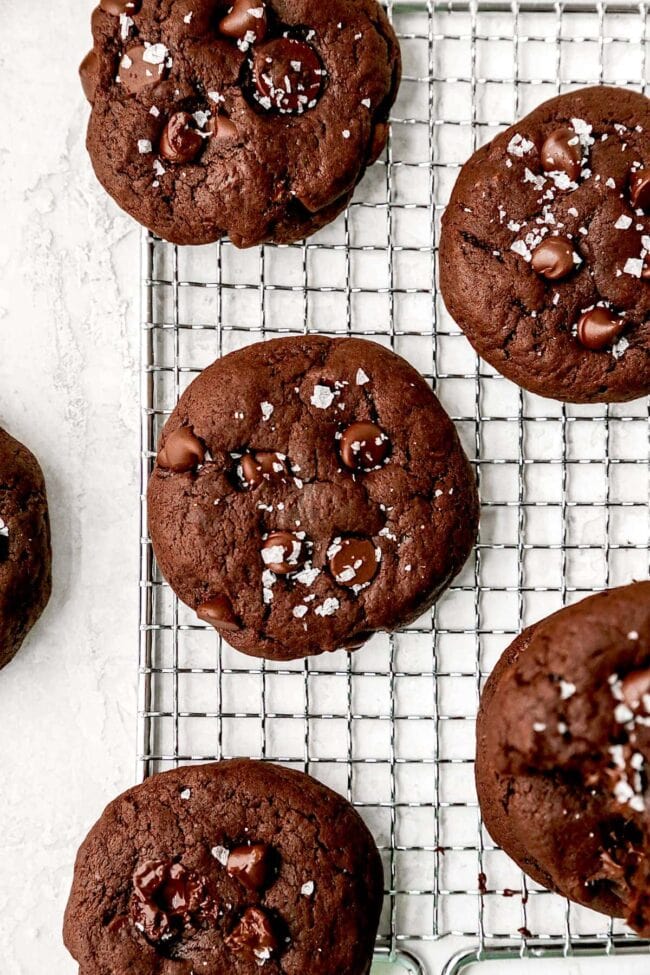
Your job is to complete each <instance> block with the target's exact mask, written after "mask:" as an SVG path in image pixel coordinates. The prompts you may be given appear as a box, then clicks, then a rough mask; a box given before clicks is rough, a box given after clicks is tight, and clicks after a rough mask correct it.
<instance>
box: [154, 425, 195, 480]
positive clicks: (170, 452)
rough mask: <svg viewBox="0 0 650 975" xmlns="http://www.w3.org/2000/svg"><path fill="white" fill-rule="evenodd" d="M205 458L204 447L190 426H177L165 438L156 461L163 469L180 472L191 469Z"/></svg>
mask: <svg viewBox="0 0 650 975" xmlns="http://www.w3.org/2000/svg"><path fill="white" fill-rule="evenodd" d="M204 460H205V447H204V446H203V444H202V443H201V441H200V440H199V438H198V437H197V436H196V435H195V433H194V431H193V430H192V428H191V427H179V428H178V430H174V432H173V433H170V435H169V436H168V437H167V438H166V440H165V444H164V446H163V447H162V448H161V450H159V451H158V457H157V458H156V462H157V464H158V467H162V468H163V470H168V471H174V472H175V473H176V474H181V473H183V472H184V471H193V470H194V469H195V468H196V467H197V466H198V465H199V464H202V463H203V461H204Z"/></svg>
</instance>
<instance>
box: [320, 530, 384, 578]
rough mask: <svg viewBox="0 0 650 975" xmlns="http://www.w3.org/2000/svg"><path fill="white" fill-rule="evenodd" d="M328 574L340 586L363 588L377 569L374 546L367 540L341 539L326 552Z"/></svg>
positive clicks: (377, 563)
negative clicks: (329, 573)
mask: <svg viewBox="0 0 650 975" xmlns="http://www.w3.org/2000/svg"><path fill="white" fill-rule="evenodd" d="M327 554H328V556H329V567H330V572H331V573H332V575H333V576H334V578H335V579H336V581H337V582H338V583H339V585H341V586H363V585H364V584H365V583H366V582H370V580H371V579H373V578H374V576H375V574H376V572H377V569H378V567H379V560H378V559H377V552H376V549H375V546H374V545H373V543H372V542H371V541H370V539H369V538H341V539H337V540H336V541H335V542H333V543H332V545H331V546H330V548H329V550H328V553H327Z"/></svg>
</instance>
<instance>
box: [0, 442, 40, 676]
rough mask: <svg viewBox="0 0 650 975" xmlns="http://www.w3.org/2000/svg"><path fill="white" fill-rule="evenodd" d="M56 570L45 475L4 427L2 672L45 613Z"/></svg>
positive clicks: (0, 449)
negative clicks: (53, 558) (52, 551)
mask: <svg viewBox="0 0 650 975" xmlns="http://www.w3.org/2000/svg"><path fill="white" fill-rule="evenodd" d="M51 567H52V556H51V552H50V523H49V520H48V514H47V499H46V497H45V482H44V481H43V474H42V471H41V469H40V467H39V465H38V461H37V460H36V458H35V457H34V455H33V454H31V453H30V452H29V450H28V449H27V447H23V445H22V444H21V443H18V441H17V440H14V438H13V437H10V436H9V434H8V433H7V432H6V431H5V430H3V429H2V428H1V427H0V667H4V666H5V664H8V663H9V661H10V660H11V659H12V657H13V656H14V655H15V654H16V653H17V652H18V650H19V649H20V647H21V644H22V642H23V640H24V639H25V637H26V636H27V634H28V633H29V631H30V630H31V628H32V626H33V625H34V623H35V622H36V620H37V619H38V618H39V616H40V615H41V613H42V612H43V610H44V609H45V606H46V605H47V601H48V599H49V598H50V591H51V588H52V579H51Z"/></svg>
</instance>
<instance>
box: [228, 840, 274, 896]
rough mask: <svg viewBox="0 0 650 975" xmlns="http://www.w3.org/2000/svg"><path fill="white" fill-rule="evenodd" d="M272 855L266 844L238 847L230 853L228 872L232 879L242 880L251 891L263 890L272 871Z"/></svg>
mask: <svg viewBox="0 0 650 975" xmlns="http://www.w3.org/2000/svg"><path fill="white" fill-rule="evenodd" d="M270 853H271V851H270V849H269V847H268V846H266V844H265V843H253V844H252V845H251V846H236V847H235V849H234V850H231V851H230V854H229V856H228V862H227V864H226V871H227V872H228V874H229V875H230V876H231V877H236V878H237V879H238V880H241V882H242V883H243V885H244V886H245V887H248V889H249V890H261V889H262V887H264V885H265V884H266V882H267V880H268V878H269V874H270V870H271V864H270Z"/></svg>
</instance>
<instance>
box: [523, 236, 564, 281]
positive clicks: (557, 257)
mask: <svg viewBox="0 0 650 975" xmlns="http://www.w3.org/2000/svg"><path fill="white" fill-rule="evenodd" d="M531 263H532V266H533V270H534V271H536V272H537V274H539V275H540V276H541V277H543V278H548V280H549V281H559V280H560V278H566V276H567V275H568V274H571V271H573V269H574V267H575V263H574V260H573V245H572V244H571V241H569V240H567V239H566V237H547V238H546V239H545V240H543V241H542V242H541V244H539V245H538V246H537V247H536V248H535V250H534V251H533V256H532V261H531Z"/></svg>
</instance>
